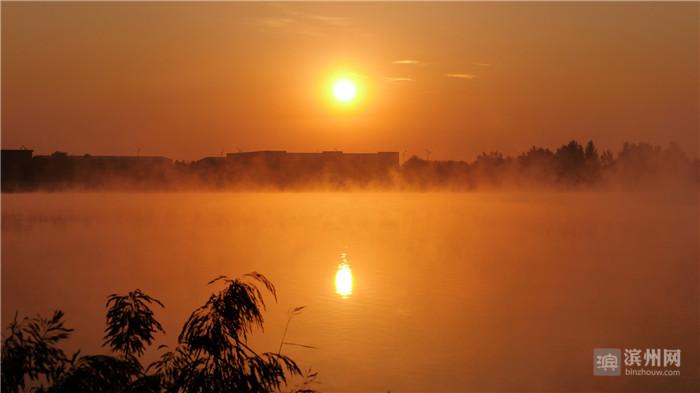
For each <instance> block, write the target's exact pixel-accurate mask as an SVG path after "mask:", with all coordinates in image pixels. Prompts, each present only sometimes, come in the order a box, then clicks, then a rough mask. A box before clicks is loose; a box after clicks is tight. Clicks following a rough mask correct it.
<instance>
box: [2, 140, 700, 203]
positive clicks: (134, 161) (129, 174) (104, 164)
mask: <svg viewBox="0 0 700 393" xmlns="http://www.w3.org/2000/svg"><path fill="white" fill-rule="evenodd" d="M261 153H265V152H261ZM271 153H275V152H271ZM384 154H387V153H384ZM388 154H392V153H388ZM393 154H396V153H393ZM302 155H303V154H302ZM4 156H5V154H3V157H4ZM329 156H332V155H329ZM274 157H275V155H274V154H270V155H264V154H262V155H260V156H259V157H255V158H254V159H250V160H247V161H241V160H232V159H228V158H227V157H207V158H204V159H201V160H198V161H192V162H185V161H175V162H172V161H170V160H169V159H166V158H163V157H140V158H139V157H124V158H123V159H104V158H102V159H96V158H95V157H92V156H90V155H85V156H68V155H67V154H66V153H62V152H56V153H54V154H52V155H50V156H35V157H33V159H30V160H24V161H23V162H24V164H22V165H20V164H13V163H12V162H11V161H9V160H3V168H2V170H3V173H2V190H3V191H33V190H65V189H88V190H110V189H111V190H181V189H182V190H193V189H204V190H247V189H254V190H256V189H270V190H287V189H292V190H294V189H330V190H337V189H340V190H342V189H354V188H380V189H399V190H426V189H432V188H438V189H453V190H478V189H484V188H543V187H544V188H547V187H550V188H555V187H556V188H593V189H604V188H624V189H640V188H652V187H659V186H674V187H689V186H692V187H696V186H697V185H700V161H699V160H698V159H697V158H695V159H691V158H689V157H688V156H687V155H686V154H685V153H684V152H683V151H682V150H681V148H680V147H679V146H678V145H677V144H675V143H671V144H669V145H668V146H667V147H665V148H661V147H660V146H655V145H651V144H648V143H629V142H626V143H624V145H623V146H622V148H621V150H620V151H619V152H617V154H614V153H613V152H611V151H610V150H604V151H599V149H598V148H597V147H596V146H595V144H594V143H593V141H589V142H588V143H586V144H585V145H582V144H580V143H579V142H577V141H575V140H572V141H571V142H569V143H567V144H564V145H562V146H560V147H559V148H557V149H555V150H550V149H548V148H543V147H537V146H533V147H532V148H530V149H529V150H528V151H526V152H524V153H522V154H520V155H517V156H515V157H512V156H505V155H503V154H502V153H499V152H488V153H486V152H485V153H482V154H480V155H479V156H478V157H476V159H475V160H473V161H471V162H468V161H439V160H429V159H428V158H420V157H417V156H413V157H411V158H409V159H408V160H406V161H405V162H403V163H402V164H399V162H398V154H396V157H397V158H396V162H395V163H392V162H388V161H386V162H384V161H383V162H381V163H380V165H374V164H373V163H370V164H372V165H360V164H361V161H357V162H355V163H354V164H352V165H348V164H347V163H345V164H342V163H341V162H340V161H338V162H336V161H333V160H322V159H319V160H318V161H313V160H311V161H309V160H307V161H305V163H304V164H301V163H299V162H297V161H293V160H288V161H280V160H279V159H277V158H274ZM319 157H320V156H319ZM5 161H7V162H5ZM358 162H359V163H358Z"/></svg>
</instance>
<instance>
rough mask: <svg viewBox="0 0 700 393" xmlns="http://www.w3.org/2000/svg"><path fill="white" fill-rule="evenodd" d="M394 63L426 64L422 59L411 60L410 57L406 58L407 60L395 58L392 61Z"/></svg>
mask: <svg viewBox="0 0 700 393" xmlns="http://www.w3.org/2000/svg"><path fill="white" fill-rule="evenodd" d="M391 63H392V64H406V65H414V66H421V67H422V66H424V65H425V63H423V62H422V61H420V60H410V59H405V60H395V61H392V62H391Z"/></svg>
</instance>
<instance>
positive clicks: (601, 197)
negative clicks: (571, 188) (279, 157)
mask: <svg viewBox="0 0 700 393" xmlns="http://www.w3.org/2000/svg"><path fill="white" fill-rule="evenodd" d="M699 217H700V216H699V215H698V198H697V194H694V195H690V196H688V195H686V196H684V197H675V198H669V197H662V196H658V195H643V194H622V193H532V194H526V193H522V194H509V193H474V194H429V193H427V194H379V193H376V194H372V193H357V194H356V193H347V194H343V193H329V194H324V193H318V194H303V193H299V194H297V193H270V194H240V193H239V194H223V193H218V194H89V193H88V194H64V193H60V194H12V195H8V194H4V195H2V318H3V325H6V324H7V322H8V321H9V320H10V319H11V318H12V317H13V315H14V313H15V311H16V310H19V311H20V312H21V314H22V315H27V314H36V313H44V314H48V313H49V312H51V310H53V309H56V308H61V309H63V310H64V311H65V312H66V313H67V319H68V321H69V324H70V325H71V326H73V327H75V328H76V329H77V330H76V332H75V335H74V337H73V339H72V340H71V342H70V344H68V345H67V348H68V349H71V350H73V349H77V348H80V349H82V350H83V351H86V352H98V351H104V349H102V348H101V347H100V344H101V342H102V330H103V329H104V303H105V297H106V296H107V295H108V294H110V293H113V292H126V291H129V290H131V289H134V288H141V289H142V290H144V291H146V292H147V293H149V294H151V295H153V296H155V297H157V298H159V299H160V300H162V301H163V302H164V303H165V304H166V309H165V310H164V311H161V312H159V314H158V316H159V318H160V320H161V321H162V322H163V324H164V326H165V329H166V331H167V336H166V337H163V338H162V339H161V342H163V343H168V344H173V343H174V342H175V339H176V337H177V334H178V333H179V330H178V329H179V328H180V327H181V326H182V323H183V322H184V321H185V319H186V318H187V316H188V315H189V312H190V311H192V310H193V309H194V308H195V307H197V306H199V305H201V304H202V303H203V302H204V301H205V300H206V299H207V297H208V295H209V294H210V293H211V291H212V289H213V288H212V287H208V286H207V282H208V281H209V280H210V279H212V278H214V277H216V276H218V275H221V274H225V275H229V276H237V275H240V274H243V273H246V272H249V271H252V270H256V271H259V272H261V273H263V274H265V275H267V276H268V277H269V278H270V279H271V280H272V281H273V282H274V283H275V284H276V285H277V288H278V293H279V302H278V303H276V304H275V303H274V302H273V301H272V299H271V298H270V304H269V307H268V312H267V313H266V318H267V320H266V329H265V331H264V332H263V333H261V334H258V335H257V336H256V337H255V339H254V343H255V346H256V347H257V348H258V349H260V350H269V351H276V350H277V347H278V345H279V342H280V338H281V335H282V331H283V329H284V323H285V321H286V315H287V310H288V309H290V308H291V307H294V306H301V305H305V306H307V308H306V309H305V310H304V312H303V313H302V314H301V315H299V316H297V317H295V318H294V319H293V321H292V323H291V325H290V329H289V333H288V337H287V340H288V341H292V342H295V343H301V344H306V345H312V346H315V347H316V349H305V348H300V347H292V346H288V347H285V349H284V352H286V353H288V354H290V355H293V357H295V358H296V359H297V360H299V361H300V363H301V365H302V366H303V367H312V368H313V369H314V370H316V371H319V373H320V380H321V382H322V385H319V388H321V389H322V390H325V391H388V390H391V391H555V390H557V391H562V390H567V391H573V390H577V391H591V390H607V391H620V390H637V389H639V388H644V389H645V390H668V391H678V390H684V389H686V390H694V389H696V388H698V384H699V383H700V382H698V378H699V376H698V369H700V367H699V363H698V351H699V348H700V344H699V341H698V337H699V336H700V332H699V331H698V329H699V328H698V327H699V326H700V322H699V320H698V312H699V311H698V310H700V305H699V302H698V297H699V294H698V290H699V288H700V287H699V286H698V261H699V258H698V240H699V235H698V219H699ZM341 253H347V258H348V259H347V261H348V263H349V264H350V266H351V268H352V272H353V279H354V286H353V289H352V295H350V296H347V297H345V298H343V297H341V296H339V295H338V294H336V291H335V287H334V280H335V273H336V269H337V268H338V264H339V263H340V262H341V259H340V255H341ZM595 347H621V348H625V347H642V348H647V347H649V348H652V347H653V348H657V347H658V348H681V349H682V351H683V352H682V356H683V358H682V361H683V363H682V375H681V376H680V377H666V378H661V377H656V378H651V377H620V378H594V377H592V376H591V369H592V349H593V348H595ZM146 356H147V358H148V360H150V359H153V358H154V357H155V356H156V353H155V351H151V352H149V353H148V354H147V355H146Z"/></svg>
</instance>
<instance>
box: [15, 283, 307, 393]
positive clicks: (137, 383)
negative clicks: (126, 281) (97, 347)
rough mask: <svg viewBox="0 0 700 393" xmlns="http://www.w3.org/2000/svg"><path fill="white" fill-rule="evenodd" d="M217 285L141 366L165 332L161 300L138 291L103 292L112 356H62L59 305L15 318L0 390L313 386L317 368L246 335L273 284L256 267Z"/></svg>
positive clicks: (110, 392) (259, 321)
mask: <svg viewBox="0 0 700 393" xmlns="http://www.w3.org/2000/svg"><path fill="white" fill-rule="evenodd" d="M215 283H223V284H224V288H223V289H221V290H220V291H218V292H215V293H214V294H212V295H211V296H210V297H209V299H208V300H207V301H206V303H205V304H204V305H203V306H201V307H199V308H198V309H196V310H194V312H192V314H191V315H190V317H189V319H188V320H187V321H186V322H185V324H184V326H183V327H182V330H181V332H180V335H179V337H178V344H177V346H176V347H175V348H174V349H172V350H168V349H167V347H166V346H163V345H161V346H159V349H161V350H162V349H165V352H164V353H163V354H162V355H161V356H160V358H159V359H158V360H156V361H155V362H153V363H151V364H149V365H147V366H145V367H144V366H143V365H142V363H141V361H140V358H141V356H142V355H143V354H144V352H145V351H146V349H147V348H148V347H149V346H151V344H153V342H154V341H155V336H156V334H158V333H163V334H164V333H165V331H164V329H163V327H162V326H161V324H160V323H159V322H158V321H157V320H156V318H155V314H154V312H153V309H152V307H153V306H159V307H161V308H163V307H164V306H163V304H162V303H161V302H160V301H158V300H157V299H155V298H152V297H150V296H148V295H147V294H145V293H143V292H142V291H141V290H138V289H137V290H135V291H132V292H129V293H128V294H126V295H117V294H112V295H110V296H108V298H107V304H106V306H107V328H106V329H105V337H104V338H105V341H104V346H107V347H109V348H110V349H111V351H112V354H109V355H81V354H80V352H79V351H78V352H76V353H75V354H73V355H72V356H68V355H66V354H65V352H64V351H63V350H62V349H61V348H60V346H59V344H60V343H61V341H63V340H66V339H68V338H69V337H70V335H71V333H72V332H73V329H70V328H67V327H66V326H65V321H64V314H63V312H61V311H56V312H55V313H54V314H53V316H52V317H51V318H44V317H41V316H37V317H34V318H24V319H23V320H22V321H18V320H17V316H15V319H14V320H13V321H12V322H11V323H10V325H9V327H8V332H7V336H6V338H5V339H4V341H3V346H2V378H1V379H2V391H3V392H8V393H18V392H22V391H32V392H37V393H63V392H66V393H68V392H71V393H139V392H143V393H150V392H173V393H175V392H178V393H195V392H196V393H204V392H222V393H223V392H242V393H246V392H256V393H258V392H259V393H262V392H281V391H289V392H297V393H309V392H314V391H315V390H314V389H312V386H313V384H314V383H316V376H317V374H316V373H314V372H312V371H311V370H308V371H305V372H304V371H302V370H301V369H300V368H299V366H298V365H297V363H296V362H295V361H294V360H293V359H292V358H290V357H288V356H286V355H283V354H282V353H281V347H280V350H278V351H277V352H263V353H258V352H256V351H255V350H254V349H252V348H251V347H250V346H249V345H248V337H249V335H251V334H252V333H253V332H254V331H256V330H262V329H263V324H264V317H263V312H264V311H265V298H264V296H263V291H261V287H262V288H263V289H264V290H266V291H267V292H268V293H269V294H271V295H272V296H273V298H274V299H275V300H277V293H276V290H275V287H274V285H273V284H272V283H271V282H270V281H269V280H268V279H267V278H266V277H265V276H263V275H262V274H259V273H256V272H252V273H249V274H246V275H244V276H243V277H240V278H228V277H226V276H220V277H217V278H216V279H214V280H212V281H211V282H209V284H215ZM302 308H303V307H302ZM302 308H297V309H298V311H300V310H301V309H302ZM298 311H297V313H298ZM283 340H284V337H283ZM294 381H296V384H293V382H294Z"/></svg>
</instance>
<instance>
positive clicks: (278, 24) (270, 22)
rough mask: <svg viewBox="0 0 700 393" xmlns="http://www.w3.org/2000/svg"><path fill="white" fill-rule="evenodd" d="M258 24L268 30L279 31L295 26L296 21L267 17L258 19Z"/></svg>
mask: <svg viewBox="0 0 700 393" xmlns="http://www.w3.org/2000/svg"><path fill="white" fill-rule="evenodd" d="M257 21H258V23H259V24H260V25H261V26H263V27H266V28H269V29H279V28H283V27H287V26H291V25H293V24H295V23H296V22H297V21H296V20H294V19H291V18H279V17H268V18H258V19H257Z"/></svg>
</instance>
